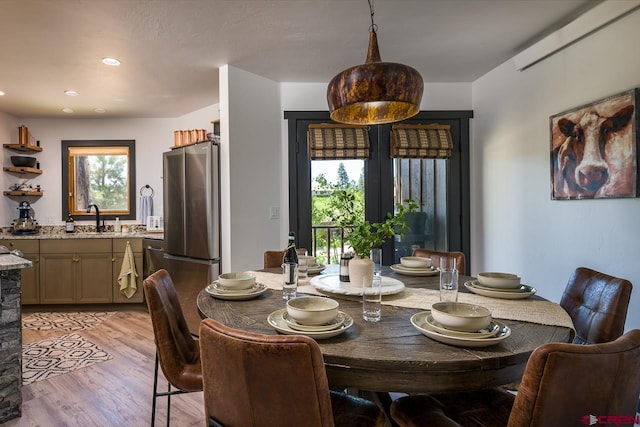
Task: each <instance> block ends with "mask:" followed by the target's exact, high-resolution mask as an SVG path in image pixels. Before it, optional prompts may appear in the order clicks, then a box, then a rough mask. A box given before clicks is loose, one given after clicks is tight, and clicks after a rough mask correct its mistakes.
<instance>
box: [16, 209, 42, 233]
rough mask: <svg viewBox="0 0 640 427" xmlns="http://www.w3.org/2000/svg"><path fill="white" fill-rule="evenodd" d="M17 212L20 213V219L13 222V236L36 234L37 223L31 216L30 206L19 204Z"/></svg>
mask: <svg viewBox="0 0 640 427" xmlns="http://www.w3.org/2000/svg"><path fill="white" fill-rule="evenodd" d="M18 210H19V211H20V215H19V216H20V217H19V218H18V219H15V220H13V234H36V233H37V232H38V231H37V225H38V223H37V222H36V220H35V219H33V216H32V215H31V205H30V204H29V202H27V201H22V202H20V205H19V206H18Z"/></svg>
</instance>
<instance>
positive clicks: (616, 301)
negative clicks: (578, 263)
mask: <svg viewBox="0 0 640 427" xmlns="http://www.w3.org/2000/svg"><path fill="white" fill-rule="evenodd" d="M632 288H633V286H632V285H631V282H629V281H628V280H625V279H619V278H617V277H613V276H609V275H608V274H604V273H600V272H598V271H595V270H591V269H589V268H585V267H580V268H577V269H576V270H575V272H574V273H573V274H572V275H571V277H570V278H569V282H568V283H567V286H566V288H565V291H564V294H563V295H562V298H561V300H560V305H561V306H562V308H564V309H565V311H566V312H567V313H569V316H571V319H572V320H573V326H574V328H575V330H576V336H575V339H574V340H573V342H574V343H576V344H597V343H602V342H607V341H613V340H615V339H616V338H618V337H619V336H620V335H622V333H623V332H624V324H625V321H626V319H627V309H628V307H629V299H630V298H631V290H632Z"/></svg>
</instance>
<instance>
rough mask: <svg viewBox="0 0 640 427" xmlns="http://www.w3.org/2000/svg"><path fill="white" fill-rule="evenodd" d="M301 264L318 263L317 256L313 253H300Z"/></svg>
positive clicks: (299, 260)
mask: <svg viewBox="0 0 640 427" xmlns="http://www.w3.org/2000/svg"><path fill="white" fill-rule="evenodd" d="M298 263H299V264H300V265H316V257H314V256H312V255H298Z"/></svg>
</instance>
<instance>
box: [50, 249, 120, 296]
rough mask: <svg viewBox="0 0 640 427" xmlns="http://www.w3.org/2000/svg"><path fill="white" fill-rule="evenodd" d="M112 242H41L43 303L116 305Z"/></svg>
mask: <svg viewBox="0 0 640 427" xmlns="http://www.w3.org/2000/svg"><path fill="white" fill-rule="evenodd" d="M112 258H113V252H112V241H111V239H56V240H53V239H51V240H49V239H45V240H41V241H40V303H42V304H72V303H109V302H112V301H113V291H112V288H113V286H112V277H113V273H112V270H113V260H112Z"/></svg>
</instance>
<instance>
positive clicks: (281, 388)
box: [200, 319, 386, 427]
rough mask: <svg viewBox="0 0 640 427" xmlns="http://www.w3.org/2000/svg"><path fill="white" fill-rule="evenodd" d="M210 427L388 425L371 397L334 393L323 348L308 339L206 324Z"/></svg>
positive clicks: (202, 328)
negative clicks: (368, 398) (323, 356)
mask: <svg viewBox="0 0 640 427" xmlns="http://www.w3.org/2000/svg"><path fill="white" fill-rule="evenodd" d="M200 345H201V351H202V371H203V373H204V406H205V415H206V419H207V422H208V423H209V425H210V426H253V427H260V426H265V427H266V426H269V427H270V426H276V425H277V426H280V427H283V426H306V427H307V426H308V427H314V426H317V427H331V426H334V425H335V426H355V427H357V426H380V427H382V426H384V425H385V423H386V418H385V416H384V414H383V413H382V411H381V410H380V409H378V407H377V406H376V405H375V404H374V403H373V402H370V401H368V400H365V399H361V398H358V397H353V396H349V395H347V394H344V393H338V392H333V391H331V392H330V391H329V384H328V381H327V375H326V371H325V367H324V361H323V358H322V353H321V352H320V347H319V346H318V344H317V343H316V342H315V341H314V340H313V339H311V338H308V337H306V336H302V335H261V334H255V333H251V332H246V331H241V330H237V329H232V328H230V327H227V326H225V325H223V324H222V323H219V322H217V321H215V320H213V319H205V320H203V321H202V322H201V323H200Z"/></svg>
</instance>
